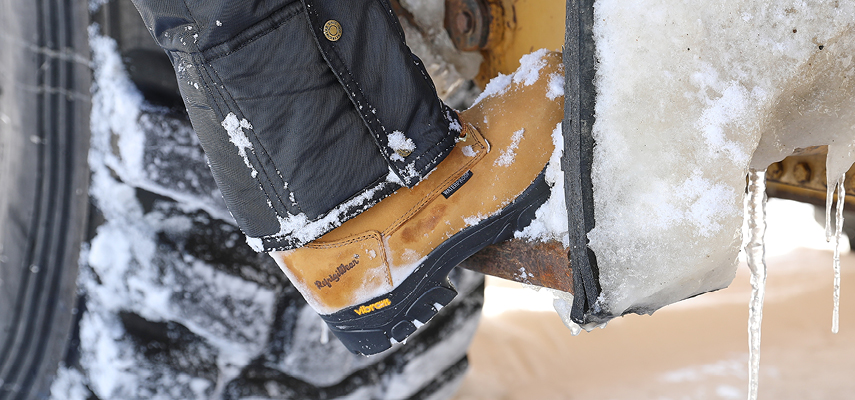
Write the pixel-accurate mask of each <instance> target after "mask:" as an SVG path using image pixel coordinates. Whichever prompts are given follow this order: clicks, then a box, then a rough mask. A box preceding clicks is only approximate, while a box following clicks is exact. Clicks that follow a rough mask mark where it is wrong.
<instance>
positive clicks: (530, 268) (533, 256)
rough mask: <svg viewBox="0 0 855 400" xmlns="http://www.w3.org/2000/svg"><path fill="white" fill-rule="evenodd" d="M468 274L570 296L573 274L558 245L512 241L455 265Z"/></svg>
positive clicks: (482, 251) (564, 254) (562, 249)
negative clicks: (477, 274) (567, 293)
mask: <svg viewBox="0 0 855 400" xmlns="http://www.w3.org/2000/svg"><path fill="white" fill-rule="evenodd" d="M459 266H460V267H461V268H466V269H469V270H472V271H477V272H481V273H484V274H487V275H492V276H497V277H499V278H504V279H508V280H512V281H516V282H522V283H526V284H529V285H535V286H543V287H548V288H552V289H558V290H561V291H565V292H571V293H572V289H573V271H572V270H571V269H570V267H569V261H568V260H567V252H566V251H565V250H564V246H563V245H562V244H561V243H558V242H554V241H553V242H547V243H542V242H527V241H524V240H520V239H513V240H510V241H507V242H503V243H499V244H494V245H492V246H489V247H487V248H485V249H483V250H481V251H480V252H478V253H476V254H475V255H474V256H472V257H469V259H467V260H466V261H463V262H462V263H460V265H459Z"/></svg>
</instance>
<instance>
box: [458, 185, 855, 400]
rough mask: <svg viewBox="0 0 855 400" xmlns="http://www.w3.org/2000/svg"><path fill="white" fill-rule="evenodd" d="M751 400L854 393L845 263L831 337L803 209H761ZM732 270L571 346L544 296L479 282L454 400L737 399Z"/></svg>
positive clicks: (742, 392) (815, 240)
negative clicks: (480, 299)
mask: <svg viewBox="0 0 855 400" xmlns="http://www.w3.org/2000/svg"><path fill="white" fill-rule="evenodd" d="M768 212H769V217H768V224H769V228H768V231H767V238H766V243H767V262H768V264H769V266H768V270H769V274H768V282H767V292H766V304H765V309H764V320H763V344H762V354H761V360H760V389H759V398H760V399H764V398H765V399H783V400H788V399H830V400H836V399H849V398H851V393H853V392H855V381H853V380H852V379H851V377H852V373H853V371H855V311H853V310H855V296H853V295H852V294H851V293H852V292H851V291H850V289H849V288H851V287H852V284H853V282H855V252H851V251H847V250H846V249H844V251H843V254H842V256H841V264H842V272H843V277H842V282H843V283H842V286H843V293H842V294H841V315H840V333H838V334H837V335H834V334H832V333H831V330H830V327H831V311H832V269H831V259H832V255H833V244H829V243H826V242H825V237H824V231H823V228H822V227H821V226H820V225H819V224H818V223H816V222H815V221H814V219H813V218H814V217H813V215H814V214H813V208H812V207H811V206H809V205H805V204H801V203H795V202H791V201H785V200H778V199H772V200H770V202H769V211H768ZM749 275H750V274H749V272H748V268H747V266H746V265H745V262H744V259H741V261H740V266H739V269H738V272H737V275H736V279H735V280H734V282H733V284H731V286H730V287H728V288H727V289H724V290H721V291H719V292H715V293H708V294H704V295H701V296H698V297H695V298H693V299H689V300H686V301H683V302H679V303H676V304H673V305H670V306H667V307H665V308H663V309H662V310H660V311H657V312H656V313H655V314H654V315H653V316H639V315H630V316H626V317H624V318H619V319H616V320H613V321H611V322H610V323H609V326H608V328H607V329H605V330H599V329H597V330H594V331H593V332H590V333H583V334H581V335H579V336H577V337H572V336H571V333H570V331H569V330H568V329H567V328H566V327H564V325H563V324H562V323H561V320H560V318H559V317H558V316H557V315H556V314H555V312H554V311H552V299H551V296H550V295H549V294H547V293H545V292H535V291H532V290H530V289H526V288H523V287H522V286H520V285H518V284H515V283H511V282H508V281H503V280H500V279H492V278H491V279H488V286H487V292H486V302H485V306H484V315H483V318H482V322H481V325H480V326H479V329H478V332H477V333H476V336H475V340H474V341H473V344H472V346H471V347H470V352H469V360H470V371H469V373H468V375H467V376H466V378H465V379H464V381H463V384H462V385H461V388H460V390H459V392H458V393H457V396H456V397H454V399H455V400H482V399H483V400H487V399H506V400H514V399H540V400H548V399H568V398H580V399H588V398H596V399H615V400H619V399H633V400H645V399H657V400H663V399H697V400H700V399H743V398H745V397H746V396H747V386H748V346H747V344H748V332H747V321H748V300H749V298H750V295H751V286H750V284H749V282H748V280H749Z"/></svg>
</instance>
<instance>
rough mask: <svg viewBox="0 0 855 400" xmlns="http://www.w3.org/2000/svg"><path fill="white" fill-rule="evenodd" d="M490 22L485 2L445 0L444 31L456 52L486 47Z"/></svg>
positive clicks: (479, 0) (478, 0) (488, 10)
mask: <svg viewBox="0 0 855 400" xmlns="http://www.w3.org/2000/svg"><path fill="white" fill-rule="evenodd" d="M491 20H492V17H491V14H490V6H489V5H487V1H486V0H445V30H446V31H448V35H449V36H450V37H451V41H452V42H454V46H455V47H457V49H458V50H461V51H475V50H481V49H483V48H484V47H486V46H487V39H488V37H489V35H490V21H491Z"/></svg>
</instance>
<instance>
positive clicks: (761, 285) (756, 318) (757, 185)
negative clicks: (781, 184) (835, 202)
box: [745, 169, 766, 400]
mask: <svg viewBox="0 0 855 400" xmlns="http://www.w3.org/2000/svg"><path fill="white" fill-rule="evenodd" d="M748 230H749V240H748V244H746V245H745V254H746V255H747V256H748V268H750V269H751V303H750V305H749V310H748V345H749V352H748V353H749V361H748V363H749V365H748V399H749V400H756V399H757V388H758V386H759V377H760V325H761V323H762V321H763V298H764V297H765V295H766V254H765V253H766V245H765V243H764V241H763V237H764V236H765V235H766V171H765V170H763V171H757V170H754V169H752V170H751V172H750V174H749V180H748Z"/></svg>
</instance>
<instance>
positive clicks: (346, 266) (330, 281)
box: [315, 254, 359, 289]
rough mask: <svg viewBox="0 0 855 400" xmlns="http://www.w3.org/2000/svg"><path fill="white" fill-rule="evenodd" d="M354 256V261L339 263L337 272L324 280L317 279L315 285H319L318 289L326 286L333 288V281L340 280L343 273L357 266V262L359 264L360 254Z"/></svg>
mask: <svg viewBox="0 0 855 400" xmlns="http://www.w3.org/2000/svg"><path fill="white" fill-rule="evenodd" d="M353 257H354V259H353V261H351V262H349V263H347V264H341V265H339V266H338V267H337V268H336V269H335V272H333V273H332V274H330V276H328V277H326V278H324V280H322V281H315V286H317V287H318V289H323V288H324V287H328V288H331V287H332V284H333V282H338V281H339V280H340V279H341V276H342V275H344V274H346V273H347V271H350V270H352V269H353V267H355V266H356V265H357V264H359V254H355V255H354V256H353Z"/></svg>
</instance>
